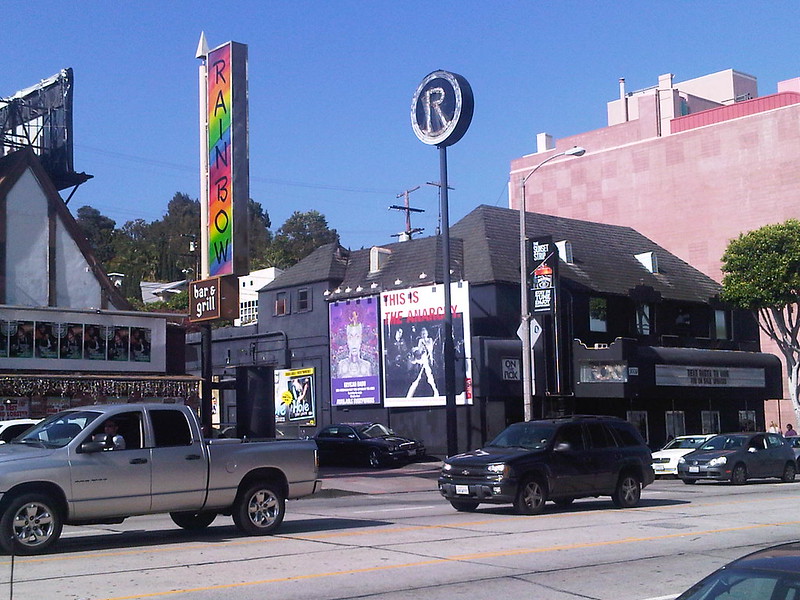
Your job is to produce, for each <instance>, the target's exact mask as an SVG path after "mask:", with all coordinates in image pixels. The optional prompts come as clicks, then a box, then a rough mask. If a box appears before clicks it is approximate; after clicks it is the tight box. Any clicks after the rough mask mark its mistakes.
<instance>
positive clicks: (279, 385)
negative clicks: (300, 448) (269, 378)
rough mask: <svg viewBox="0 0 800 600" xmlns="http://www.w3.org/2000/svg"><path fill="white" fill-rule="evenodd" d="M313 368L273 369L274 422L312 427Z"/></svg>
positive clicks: (313, 414)
mask: <svg viewBox="0 0 800 600" xmlns="http://www.w3.org/2000/svg"><path fill="white" fill-rule="evenodd" d="M315 397H316V396H315V394H314V367H308V368H304V369H275V422H276V423H298V422H302V423H305V424H308V425H313V424H314V421H315V412H314V398H315Z"/></svg>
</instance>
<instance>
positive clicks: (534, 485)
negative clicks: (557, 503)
mask: <svg viewBox="0 0 800 600" xmlns="http://www.w3.org/2000/svg"><path fill="white" fill-rule="evenodd" d="M546 500H547V492H545V488H544V484H543V483H542V482H541V481H540V480H539V479H538V478H537V477H528V478H526V479H524V480H523V481H522V484H520V486H519V490H517V497H516V498H515V499H514V509H516V511H517V512H518V513H519V514H521V515H538V514H539V513H540V512H542V511H543V510H544V503H545V501H546Z"/></svg>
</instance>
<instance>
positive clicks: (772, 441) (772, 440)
mask: <svg viewBox="0 0 800 600" xmlns="http://www.w3.org/2000/svg"><path fill="white" fill-rule="evenodd" d="M767 444H768V445H769V447H770V448H779V447H780V446H783V444H784V440H783V438H782V437H781V436H779V435H778V434H777V433H768V434H767Z"/></svg>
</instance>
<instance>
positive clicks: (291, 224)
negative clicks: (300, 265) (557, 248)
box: [269, 210, 339, 269]
mask: <svg viewBox="0 0 800 600" xmlns="http://www.w3.org/2000/svg"><path fill="white" fill-rule="evenodd" d="M338 241H339V234H338V233H337V232H336V230H335V229H331V228H329V227H328V221H327V219H326V218H325V215H323V214H321V213H319V212H318V211H316V210H309V211H306V212H300V211H295V212H294V213H293V214H292V216H291V217H289V218H288V219H286V222H285V223H284V224H283V225H281V227H280V229H278V231H277V233H276V235H275V238H274V239H273V240H272V245H271V247H270V250H269V264H270V265H271V266H275V267H278V268H281V269H285V268H287V267H290V266H292V265H293V264H295V263H297V262H298V261H300V260H302V259H304V258H305V257H306V256H308V255H309V254H311V253H312V252H313V251H314V250H316V249H317V248H319V247H320V246H322V245H324V244H329V243H331V242H338Z"/></svg>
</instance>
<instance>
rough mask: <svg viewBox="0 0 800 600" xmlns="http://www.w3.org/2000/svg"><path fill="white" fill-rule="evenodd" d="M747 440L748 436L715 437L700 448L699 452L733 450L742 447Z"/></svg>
mask: <svg viewBox="0 0 800 600" xmlns="http://www.w3.org/2000/svg"><path fill="white" fill-rule="evenodd" d="M749 438H750V436H748V435H715V436H714V437H713V438H711V439H710V440H708V441H707V442H706V443H705V444H703V445H702V446H700V450H734V449H736V448H741V447H742V446H744V445H745V442H746V441H747V440H748V439H749Z"/></svg>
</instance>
